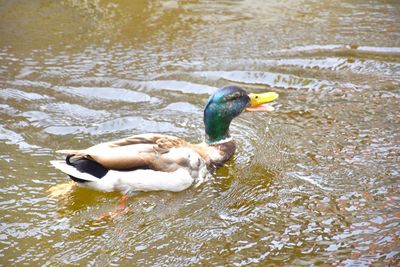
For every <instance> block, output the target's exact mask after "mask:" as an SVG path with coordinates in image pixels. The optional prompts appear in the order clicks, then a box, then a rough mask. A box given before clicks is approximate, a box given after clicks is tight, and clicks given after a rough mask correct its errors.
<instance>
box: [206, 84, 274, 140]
mask: <svg viewBox="0 0 400 267" xmlns="http://www.w3.org/2000/svg"><path fill="white" fill-rule="evenodd" d="M276 98H278V94H277V93H273V92H268V93H263V94H248V93H247V92H246V91H245V90H244V89H242V88H240V87H238V86H226V87H223V88H221V89H219V90H217V91H216V92H215V93H214V94H213V95H212V96H211V97H210V99H209V100H208V102H207V105H206V107H205V109H204V125H205V128H206V142H207V143H208V144H214V143H218V142H221V141H223V140H224V139H227V138H229V137H230V135H229V126H230V124H231V121H232V120H233V119H234V118H235V117H237V116H239V115H240V114H241V113H242V112H243V111H245V110H246V111H271V110H273V108H272V107H270V106H266V105H264V104H265V103H268V102H271V101H273V100H275V99H276Z"/></svg>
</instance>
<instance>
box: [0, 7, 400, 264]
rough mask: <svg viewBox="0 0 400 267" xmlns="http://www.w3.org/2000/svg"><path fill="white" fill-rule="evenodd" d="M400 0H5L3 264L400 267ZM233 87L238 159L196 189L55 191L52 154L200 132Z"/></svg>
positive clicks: (0, 161) (0, 98)
mask: <svg viewBox="0 0 400 267" xmlns="http://www.w3.org/2000/svg"><path fill="white" fill-rule="evenodd" d="M399 15H400V3H399V2H398V1H367V2H366V1H355V0H346V1H340V2H339V3H338V2H337V1H328V0H323V1H315V0H305V1H294V0H285V1H262V0H245V1H191V2H189V1H115V2H109V1H95V0H93V1H90V0H89V1H78V0H70V1H68V0H65V1H45V0H41V1H40V0H36V1H3V2H1V3H0V36H1V38H0V170H1V171H0V179H1V180H0V181H1V188H0V192H1V194H0V209H1V213H2V219H1V222H0V255H1V258H0V265H3V266H9V265H22V264H26V265H36V266H40V265H42V266H49V265H51V266H54V265H58V264H75V265H90V266H93V265H96V266H98V265H100V266H103V265H104V266H109V265H126V266H132V264H135V265H140V266H166V265H167V266H190V265H211V266H221V265H227V266H244V265H246V266H247V265H253V266H268V265H271V266H276V265H279V266H281V265H288V266H310V265H324V264H325V265H327V266H331V265H341V266H368V265H377V266H382V265H393V266H394V265H397V264H399V256H400V245H399V244H400V243H399V237H400V227H399V224H400V208H399V203H400V194H399V182H398V179H399V176H400V167H399V166H400V164H399V156H400V140H399V125H400V124H399V123H400V116H399V114H400V113H399V98H400V91H399V87H400V16H399ZM228 84H237V85H240V86H243V87H244V88H246V89H247V90H248V91H255V92H261V91H266V90H273V91H276V92H278V93H279V94H280V98H279V100H278V101H277V102H276V103H275V104H274V107H275V108H276V111H275V112H273V113H269V114H243V115H242V116H241V117H239V118H237V119H235V121H234V122H233V124H232V126H231V134H232V135H233V136H234V137H235V139H236V140H237V142H238V144H239V145H238V150H237V152H236V154H235V156H234V158H233V159H232V160H231V161H229V162H228V164H226V166H224V167H222V168H221V169H219V170H218V171H217V172H216V173H215V174H214V175H213V176H212V177H211V178H210V179H209V180H208V181H207V182H205V183H204V184H202V185H201V186H199V187H197V188H190V189H188V190H186V191H184V192H181V193H168V192H157V193H140V194H138V195H135V196H133V197H131V198H130V200H129V207H130V209H131V212H129V213H128V214H126V215H123V216H120V217H117V218H115V219H114V220H111V221H105V222H100V223H98V222H96V219H97V218H98V217H99V216H100V215H101V214H102V213H104V212H106V211H111V210H113V209H114V208H115V207H116V206H117V202H118V199H119V197H120V195H118V194H104V193H98V192H93V191H90V190H86V189H75V190H74V191H73V192H72V193H71V194H69V195H66V196H64V197H63V198H60V199H57V200H55V199H50V198H49V197H48V193H47V192H46V190H47V189H48V188H50V187H51V186H53V185H56V184H61V183H64V182H66V181H67V179H66V177H65V175H63V174H62V173H60V172H58V171H57V170H54V169H53V168H52V167H51V166H50V165H49V160H52V159H55V158H59V156H58V155H56V154H55V150H57V149H62V148H85V147H87V146H90V145H93V144H96V143H99V142H104V141H108V140H112V139H117V138H122V137H126V136H129V135H132V134H138V133H143V132H158V133H165V134H173V135H176V136H179V137H183V138H186V139H187V140H189V141H192V142H198V141H201V140H202V138H203V134H204V133H203V122H202V109H203V106H204V104H205V102H206V101H207V99H208V97H209V95H210V94H211V93H212V92H213V91H215V90H216V89H217V88H219V87H222V86H224V85H228Z"/></svg>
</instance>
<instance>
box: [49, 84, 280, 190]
mask: <svg viewBox="0 0 400 267" xmlns="http://www.w3.org/2000/svg"><path fill="white" fill-rule="evenodd" d="M276 98H278V94H276V93H274V92H268V93H262V94H248V93H247V92H246V91H245V90H244V89H242V88H240V87H238V86H227V87H223V88H221V89H219V90H217V91H216V92H215V93H214V94H213V95H212V96H211V97H210V98H209V100H208V102H207V104H206V106H205V109H204V126H205V141H204V142H202V143H199V144H191V143H189V142H186V141H185V140H182V139H180V138H178V137H174V136H169V135H163V134H140V135H134V136H131V137H128V138H123V139H120V140H116V141H112V142H107V143H102V144H98V145H95V146H92V147H89V148H87V149H83V150H60V151H57V152H59V153H63V154H66V159H65V161H59V160H55V161H51V164H52V165H53V166H54V167H55V168H57V169H59V170H61V171H62V172H64V173H66V174H68V175H69V177H70V178H71V179H72V180H73V181H74V182H75V183H76V184H77V185H79V186H81V187H86V188H91V189H95V190H99V191H105V192H111V191H119V192H121V193H123V194H130V193H133V192H136V191H157V190H166V191H173V192H178V191H182V190H185V189H186V188H188V187H190V186H191V185H193V184H199V183H201V182H202V181H203V180H204V178H205V176H206V174H207V173H208V172H210V171H213V170H214V169H215V168H217V167H218V166H221V165H223V164H224V163H225V162H226V161H227V160H228V159H229V158H230V157H231V156H232V155H233V153H234V152H235V149H236V145H235V141H234V140H233V139H232V138H231V136H230V134H229V126H230V124H231V121H232V120H233V119H234V118H235V117H237V116H238V115H240V114H241V113H242V112H243V111H271V110H273V109H272V107H270V106H268V105H264V104H265V103H268V102H271V101H273V100H275V99H276Z"/></svg>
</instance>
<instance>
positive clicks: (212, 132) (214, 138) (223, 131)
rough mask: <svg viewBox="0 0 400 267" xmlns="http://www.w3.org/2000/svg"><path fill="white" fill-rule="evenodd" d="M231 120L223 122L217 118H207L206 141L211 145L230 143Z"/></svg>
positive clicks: (205, 123) (205, 120) (205, 124)
mask: <svg viewBox="0 0 400 267" xmlns="http://www.w3.org/2000/svg"><path fill="white" fill-rule="evenodd" d="M230 124H231V120H229V121H222V120H220V119H219V120H218V119H215V118H205V119H204V126H205V141H206V143H207V144H209V145H214V144H220V143H225V142H228V141H230V140H231V139H232V138H231V136H230V134H229V126H230Z"/></svg>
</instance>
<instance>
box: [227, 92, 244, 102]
mask: <svg viewBox="0 0 400 267" xmlns="http://www.w3.org/2000/svg"><path fill="white" fill-rule="evenodd" d="M241 96H242V94H241V93H240V92H236V93H234V94H231V95H228V96H226V97H225V100H226V101H232V100H236V99H239V98H240V97H241Z"/></svg>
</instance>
